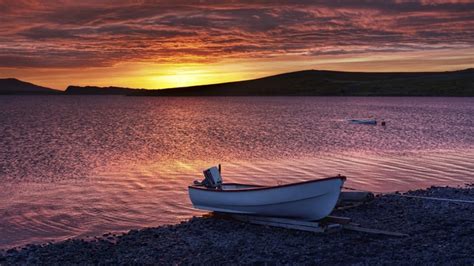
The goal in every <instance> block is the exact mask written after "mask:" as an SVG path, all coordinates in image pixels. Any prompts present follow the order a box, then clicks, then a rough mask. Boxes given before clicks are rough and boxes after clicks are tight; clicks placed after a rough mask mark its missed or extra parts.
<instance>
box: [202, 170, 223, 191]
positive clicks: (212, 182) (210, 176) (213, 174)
mask: <svg viewBox="0 0 474 266" xmlns="http://www.w3.org/2000/svg"><path fill="white" fill-rule="evenodd" d="M203 174H204V181H203V182H202V183H203V185H204V186H206V187H208V188H220V187H221V185H222V177H221V173H220V171H219V169H218V168H217V167H215V166H213V167H211V168H209V169H207V170H204V171H203Z"/></svg>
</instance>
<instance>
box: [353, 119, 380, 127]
mask: <svg viewBox="0 0 474 266" xmlns="http://www.w3.org/2000/svg"><path fill="white" fill-rule="evenodd" d="M348 121H349V122H351V123H353V124H363V125H377V120H376V119H372V118H369V119H349V120H348Z"/></svg>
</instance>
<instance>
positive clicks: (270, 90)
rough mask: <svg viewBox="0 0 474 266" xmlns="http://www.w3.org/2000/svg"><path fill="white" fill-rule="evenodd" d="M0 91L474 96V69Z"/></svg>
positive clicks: (23, 85) (3, 86)
mask: <svg viewBox="0 0 474 266" xmlns="http://www.w3.org/2000/svg"><path fill="white" fill-rule="evenodd" d="M0 94H63V95H129V96H462V97H474V69H473V68H470V69H466V70H460V71H451V72H405V73H403V72H400V73H370V72H339V71H325V70H305V71H298V72H291V73H284V74H279V75H274V76H269V77H264V78H259V79H253V80H245V81H236V82H227V83H220V84H210V85H202V86H192V87H182V88H172V89H161V90H146V89H132V88H121V87H95V86H85V87H80V86H69V87H68V88H67V89H66V91H64V92H62V91H57V90H53V89H50V88H45V87H41V86H37V85H34V84H31V83H27V82H23V81H20V80H17V79H0Z"/></svg>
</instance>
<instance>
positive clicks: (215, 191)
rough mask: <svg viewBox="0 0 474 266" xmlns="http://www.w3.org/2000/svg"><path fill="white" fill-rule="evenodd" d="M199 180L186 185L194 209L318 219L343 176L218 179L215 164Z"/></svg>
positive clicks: (331, 203)
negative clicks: (262, 182) (286, 180)
mask: <svg viewBox="0 0 474 266" xmlns="http://www.w3.org/2000/svg"><path fill="white" fill-rule="evenodd" d="M204 173H205V176H206V179H205V180H204V182H203V183H200V182H196V183H195V184H194V185H192V186H189V188H188V189H189V197H190V199H191V202H192V203H193V205H194V207H195V208H197V209H202V210H208V211H216V212H225V213H238V214H249V215H260V216H273V217H289V218H298V219H303V220H320V219H322V218H324V217H326V216H328V215H329V214H330V213H331V212H332V210H333V209H334V207H335V206H336V203H337V201H338V199H339V194H340V193H341V188H342V185H343V183H344V181H345V180H346V177H344V176H336V177H329V178H324V179H316V180H310V181H305V182H298V183H292V184H286V185H278V186H259V185H247V184H236V183H222V179H221V178H220V173H219V172H218V170H217V168H216V167H213V168H210V169H208V170H207V174H206V171H205V172H204Z"/></svg>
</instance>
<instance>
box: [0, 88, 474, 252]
mask: <svg viewBox="0 0 474 266" xmlns="http://www.w3.org/2000/svg"><path fill="white" fill-rule="evenodd" d="M370 115H373V116H376V117H378V118H383V119H385V121H386V122H387V126H386V127H382V126H370V125H355V124H350V123H348V122H347V120H346V119H348V118H359V117H360V118H363V117H368V116H370ZM218 163H221V164H222V168H223V178H224V180H225V181H229V182H230V181H232V182H247V183H260V184H268V185H275V184H282V183H289V182H294V181H303V180H308V179H313V178H323V177H328V176H334V175H337V174H342V175H346V176H347V177H348V181H347V182H346V185H347V186H349V187H354V188H359V189H365V190H371V191H376V192H391V191H396V190H398V191H407V190H409V189H416V188H424V187H428V186H431V185H451V186H457V185H461V186H462V185H464V184H465V183H472V182H474V174H473V172H474V98H357V97H348V98H345V97H340V98H336V97H308V98H305V97H234V98H225V97H215V98H148V97H140V98H135V97H120V96H1V97H0V181H1V184H2V189H1V190H0V248H6V247H10V246H16V245H23V244H26V243H30V242H45V241H50V240H55V241H58V240H61V239H65V238H68V237H74V236H79V237H85V236H92V235H100V234H102V233H105V232H109V231H114V232H115V231H117V232H118V231H124V230H129V229H132V228H141V227H147V226H158V225H162V224H168V223H176V222H179V221H181V220H184V219H187V218H189V217H191V216H192V215H198V214H202V213H203V212H200V211H196V210H193V209H192V206H191V203H190V201H189V199H188V196H187V185H188V184H190V183H191V182H192V181H193V180H195V179H201V178H202V177H201V176H202V174H201V173H202V170H203V169H205V168H207V167H208V166H211V165H216V164H218Z"/></svg>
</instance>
